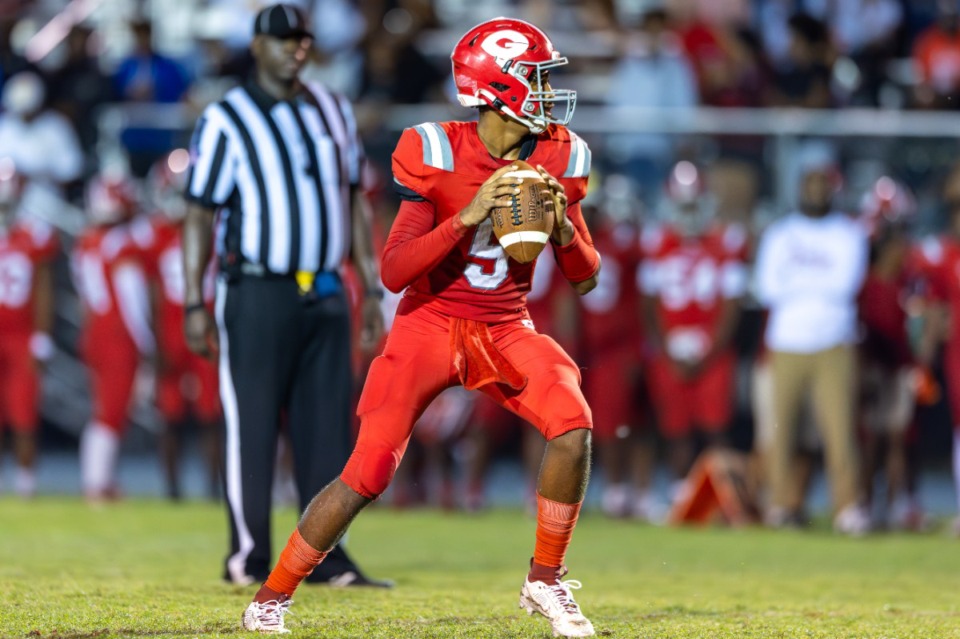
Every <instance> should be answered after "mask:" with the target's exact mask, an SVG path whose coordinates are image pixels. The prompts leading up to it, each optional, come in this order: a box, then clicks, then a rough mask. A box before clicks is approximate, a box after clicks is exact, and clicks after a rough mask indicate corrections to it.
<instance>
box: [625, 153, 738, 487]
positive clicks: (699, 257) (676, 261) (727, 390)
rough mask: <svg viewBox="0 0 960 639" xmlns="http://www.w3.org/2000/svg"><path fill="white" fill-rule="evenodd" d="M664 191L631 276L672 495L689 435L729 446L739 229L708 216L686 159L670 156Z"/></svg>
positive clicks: (687, 463)
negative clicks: (661, 209) (639, 301)
mask: <svg viewBox="0 0 960 639" xmlns="http://www.w3.org/2000/svg"><path fill="white" fill-rule="evenodd" d="M666 188H667V195H668V202H669V204H668V211H667V213H666V216H665V219H664V221H663V222H662V223H660V224H650V225H647V226H646V227H645V228H644V229H643V234H642V236H641V241H640V246H641V251H642V257H641V263H640V269H639V271H638V275H637V281H638V283H639V285H640V289H641V293H642V294H643V309H644V320H645V322H644V326H645V329H646V336H645V337H646V339H647V342H648V344H649V348H650V355H649V357H650V362H649V366H648V367H647V368H646V375H647V382H648V387H649V391H650V393H649V394H650V399H651V402H652V404H653V409H654V412H655V414H656V417H657V425H658V426H659V427H660V430H661V432H662V434H663V436H664V438H665V439H666V440H667V445H668V451H667V454H668V460H667V463H668V466H669V467H670V470H671V471H672V473H673V477H674V480H675V481H676V482H677V483H676V484H675V487H674V490H673V491H672V493H673V494H672V495H671V498H672V500H673V501H676V500H679V499H681V498H682V497H683V492H682V491H683V490H685V484H684V483H683V478H685V477H686V476H687V473H688V472H689V471H690V468H691V466H692V465H693V461H694V456H695V452H696V446H697V441H696V435H698V434H699V435H702V437H703V439H704V440H705V443H706V444H707V445H708V446H723V445H726V444H727V443H728V442H727V430H728V428H729V427H730V421H731V419H732V417H733V406H734V392H735V387H734V380H735V374H734V373H735V367H736V354H735V352H734V350H733V347H732V339H733V335H734V331H735V330H736V327H737V324H738V321H739V317H740V301H741V298H742V296H743V295H744V293H745V292H746V285H747V271H746V264H745V261H746V253H747V233H746V230H745V229H744V228H743V227H742V226H739V225H732V224H723V223H720V222H718V221H717V220H716V219H715V216H714V212H715V210H714V207H713V203H712V200H711V198H710V196H709V195H708V194H707V192H706V188H705V184H704V181H703V176H702V174H701V171H700V170H699V169H698V168H697V167H696V166H695V165H694V164H692V163H691V162H687V161H683V162H678V163H677V165H676V166H675V167H674V169H673V171H672V172H671V173H670V178H669V180H668V182H667V187H666ZM678 398H683V400H682V401H678Z"/></svg>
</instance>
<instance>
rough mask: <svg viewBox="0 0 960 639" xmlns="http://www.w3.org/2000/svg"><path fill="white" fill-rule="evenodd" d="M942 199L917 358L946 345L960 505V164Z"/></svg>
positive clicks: (926, 245) (930, 246) (927, 263)
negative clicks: (943, 225)
mask: <svg viewBox="0 0 960 639" xmlns="http://www.w3.org/2000/svg"><path fill="white" fill-rule="evenodd" d="M942 198H943V206H944V208H945V209H946V214H947V220H946V221H947V223H948V227H947V229H946V232H945V233H944V234H943V235H942V236H941V237H938V238H930V239H928V240H926V241H924V242H923V245H922V257H923V262H924V263H923V265H922V269H923V277H924V278H925V280H926V281H927V283H928V286H929V292H930V296H931V298H932V301H933V304H932V305H931V307H930V308H929V309H927V312H926V313H925V314H924V319H925V322H924V330H923V333H924V334H923V338H922V340H921V345H920V347H919V349H918V350H919V353H918V358H919V359H920V362H921V363H922V364H927V365H929V364H930V363H932V362H933V360H934V358H935V356H936V353H937V350H938V347H939V345H940V343H941V342H945V343H944V344H943V346H944V348H943V373H944V378H945V379H944V382H945V385H946V394H947V400H948V402H949V405H950V412H951V414H952V416H953V424H954V427H953V478H954V483H955V484H956V491H957V498H958V501H960V278H958V277H957V273H958V271H960V164H956V165H954V166H953V168H952V169H951V171H950V173H949V174H948V175H947V178H946V181H945V182H944V186H943V192H942ZM953 533H954V534H955V535H957V536H960V516H958V517H957V519H955V520H954V523H953Z"/></svg>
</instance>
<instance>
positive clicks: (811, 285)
mask: <svg viewBox="0 0 960 639" xmlns="http://www.w3.org/2000/svg"><path fill="white" fill-rule="evenodd" d="M807 160H808V161H805V162H803V161H802V170H801V178H800V179H801V185H800V197H799V200H800V202H799V204H800V206H799V211H798V212H795V213H791V214H789V215H787V216H785V217H783V218H781V219H780V220H778V221H776V222H774V223H773V224H772V225H770V227H769V228H767V230H766V231H765V232H764V233H763V235H762V237H761V239H760V246H759V249H758V253H757V264H756V292H757V297H758V299H759V301H760V302H761V304H763V305H764V306H766V307H767V308H768V309H769V311H770V315H769V321H768V323H767V328H766V335H765V336H764V339H765V343H766V347H767V348H768V349H769V351H770V363H771V367H772V371H773V380H774V381H773V402H774V414H775V417H776V419H775V424H776V425H777V426H776V428H775V429H774V432H773V436H772V438H771V440H770V442H769V448H768V450H767V451H766V455H767V456H768V462H769V463H768V469H767V479H768V481H769V489H770V508H769V510H768V512H767V522H768V523H769V524H770V525H773V526H779V525H783V523H785V522H789V521H791V520H792V519H793V518H794V517H795V516H796V513H795V512H791V509H795V508H796V507H797V506H796V504H795V499H793V500H792V499H791V496H792V491H793V488H792V487H793V479H792V477H791V469H792V468H793V464H792V460H793V455H794V449H795V446H796V430H797V420H798V414H799V412H800V409H801V407H802V405H803V402H804V400H805V399H806V393H808V392H809V393H810V400H811V403H812V406H811V408H812V409H813V415H814V417H815V418H816V421H817V424H818V426H819V428H820V430H821V433H822V436H823V441H824V452H825V456H826V467H827V472H828V475H829V480H830V487H831V493H832V499H833V509H834V510H833V512H834V515H835V518H834V527H835V529H837V530H838V531H839V532H843V533H846V534H854V535H859V534H863V533H865V532H867V530H868V528H869V519H868V518H867V517H866V515H865V513H864V512H863V510H862V508H861V507H860V506H859V505H858V494H857V490H858V487H857V467H858V465H859V459H858V457H859V455H858V452H857V449H856V438H855V431H854V411H855V406H856V386H855V381H856V355H855V349H854V344H855V342H856V334H857V295H858V293H859V291H860V288H861V286H862V285H863V281H864V277H865V274H866V269H867V260H868V243H867V234H866V231H865V229H864V228H863V227H862V226H861V225H860V224H859V223H858V222H857V221H856V220H854V219H852V218H851V217H848V216H847V215H845V214H843V213H839V212H836V211H834V210H833V208H832V200H833V195H834V192H835V191H836V182H837V177H836V175H837V173H836V169H835V167H834V166H832V163H831V162H830V161H828V160H826V159H825V158H817V159H816V160H814V159H813V158H807Z"/></svg>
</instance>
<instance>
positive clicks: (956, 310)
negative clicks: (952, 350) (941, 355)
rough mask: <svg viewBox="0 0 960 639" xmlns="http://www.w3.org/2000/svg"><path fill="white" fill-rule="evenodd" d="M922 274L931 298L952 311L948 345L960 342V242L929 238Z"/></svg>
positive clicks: (924, 248) (922, 257)
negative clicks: (959, 340)
mask: <svg viewBox="0 0 960 639" xmlns="http://www.w3.org/2000/svg"><path fill="white" fill-rule="evenodd" d="M919 258H920V259H919V267H918V268H919V271H920V274H921V277H923V279H924V280H925V282H926V283H927V285H928V286H927V288H928V293H929V295H930V297H932V298H933V299H935V300H938V301H941V302H943V303H944V304H946V305H947V306H948V308H949V310H950V318H951V320H950V321H951V325H950V334H949V337H948V338H947V341H948V342H951V343H953V342H956V341H957V340H958V339H960V241H958V240H956V239H953V238H951V237H942V238H929V239H927V240H925V241H924V242H923V243H922V244H921V250H920V256H919Z"/></svg>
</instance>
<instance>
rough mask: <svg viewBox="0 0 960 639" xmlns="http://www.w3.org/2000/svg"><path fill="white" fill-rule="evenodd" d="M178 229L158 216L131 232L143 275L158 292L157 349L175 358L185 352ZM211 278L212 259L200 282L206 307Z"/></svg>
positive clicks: (211, 290) (209, 300) (211, 294)
mask: <svg viewBox="0 0 960 639" xmlns="http://www.w3.org/2000/svg"><path fill="white" fill-rule="evenodd" d="M180 230H181V225H180V223H178V222H174V221H172V220H170V219H169V218H167V217H166V216H164V215H163V214H160V213H157V214H154V215H151V216H150V217H149V218H148V219H143V220H142V221H138V222H137V223H135V225H134V227H133V228H132V229H131V231H132V235H133V239H134V241H135V242H136V244H137V246H138V248H139V250H140V255H141V259H142V263H143V268H144V273H145V274H146V276H147V278H148V279H149V280H150V282H151V283H153V284H154V285H156V287H157V290H158V291H159V296H158V298H159V299H158V300H157V308H156V313H157V318H156V327H157V339H158V340H159V342H160V348H161V349H162V350H164V351H165V352H167V353H175V354H178V355H179V354H184V353H186V352H188V351H187V344H186V340H185V337H184V335H183V299H184V273H183V250H182V244H181V241H180ZM214 278H215V270H214V262H213V260H212V259H211V261H210V265H209V266H208V267H207V272H206V275H205V277H204V282H203V296H204V300H205V301H206V302H207V303H208V304H212V303H213V298H214V294H215V282H214Z"/></svg>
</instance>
